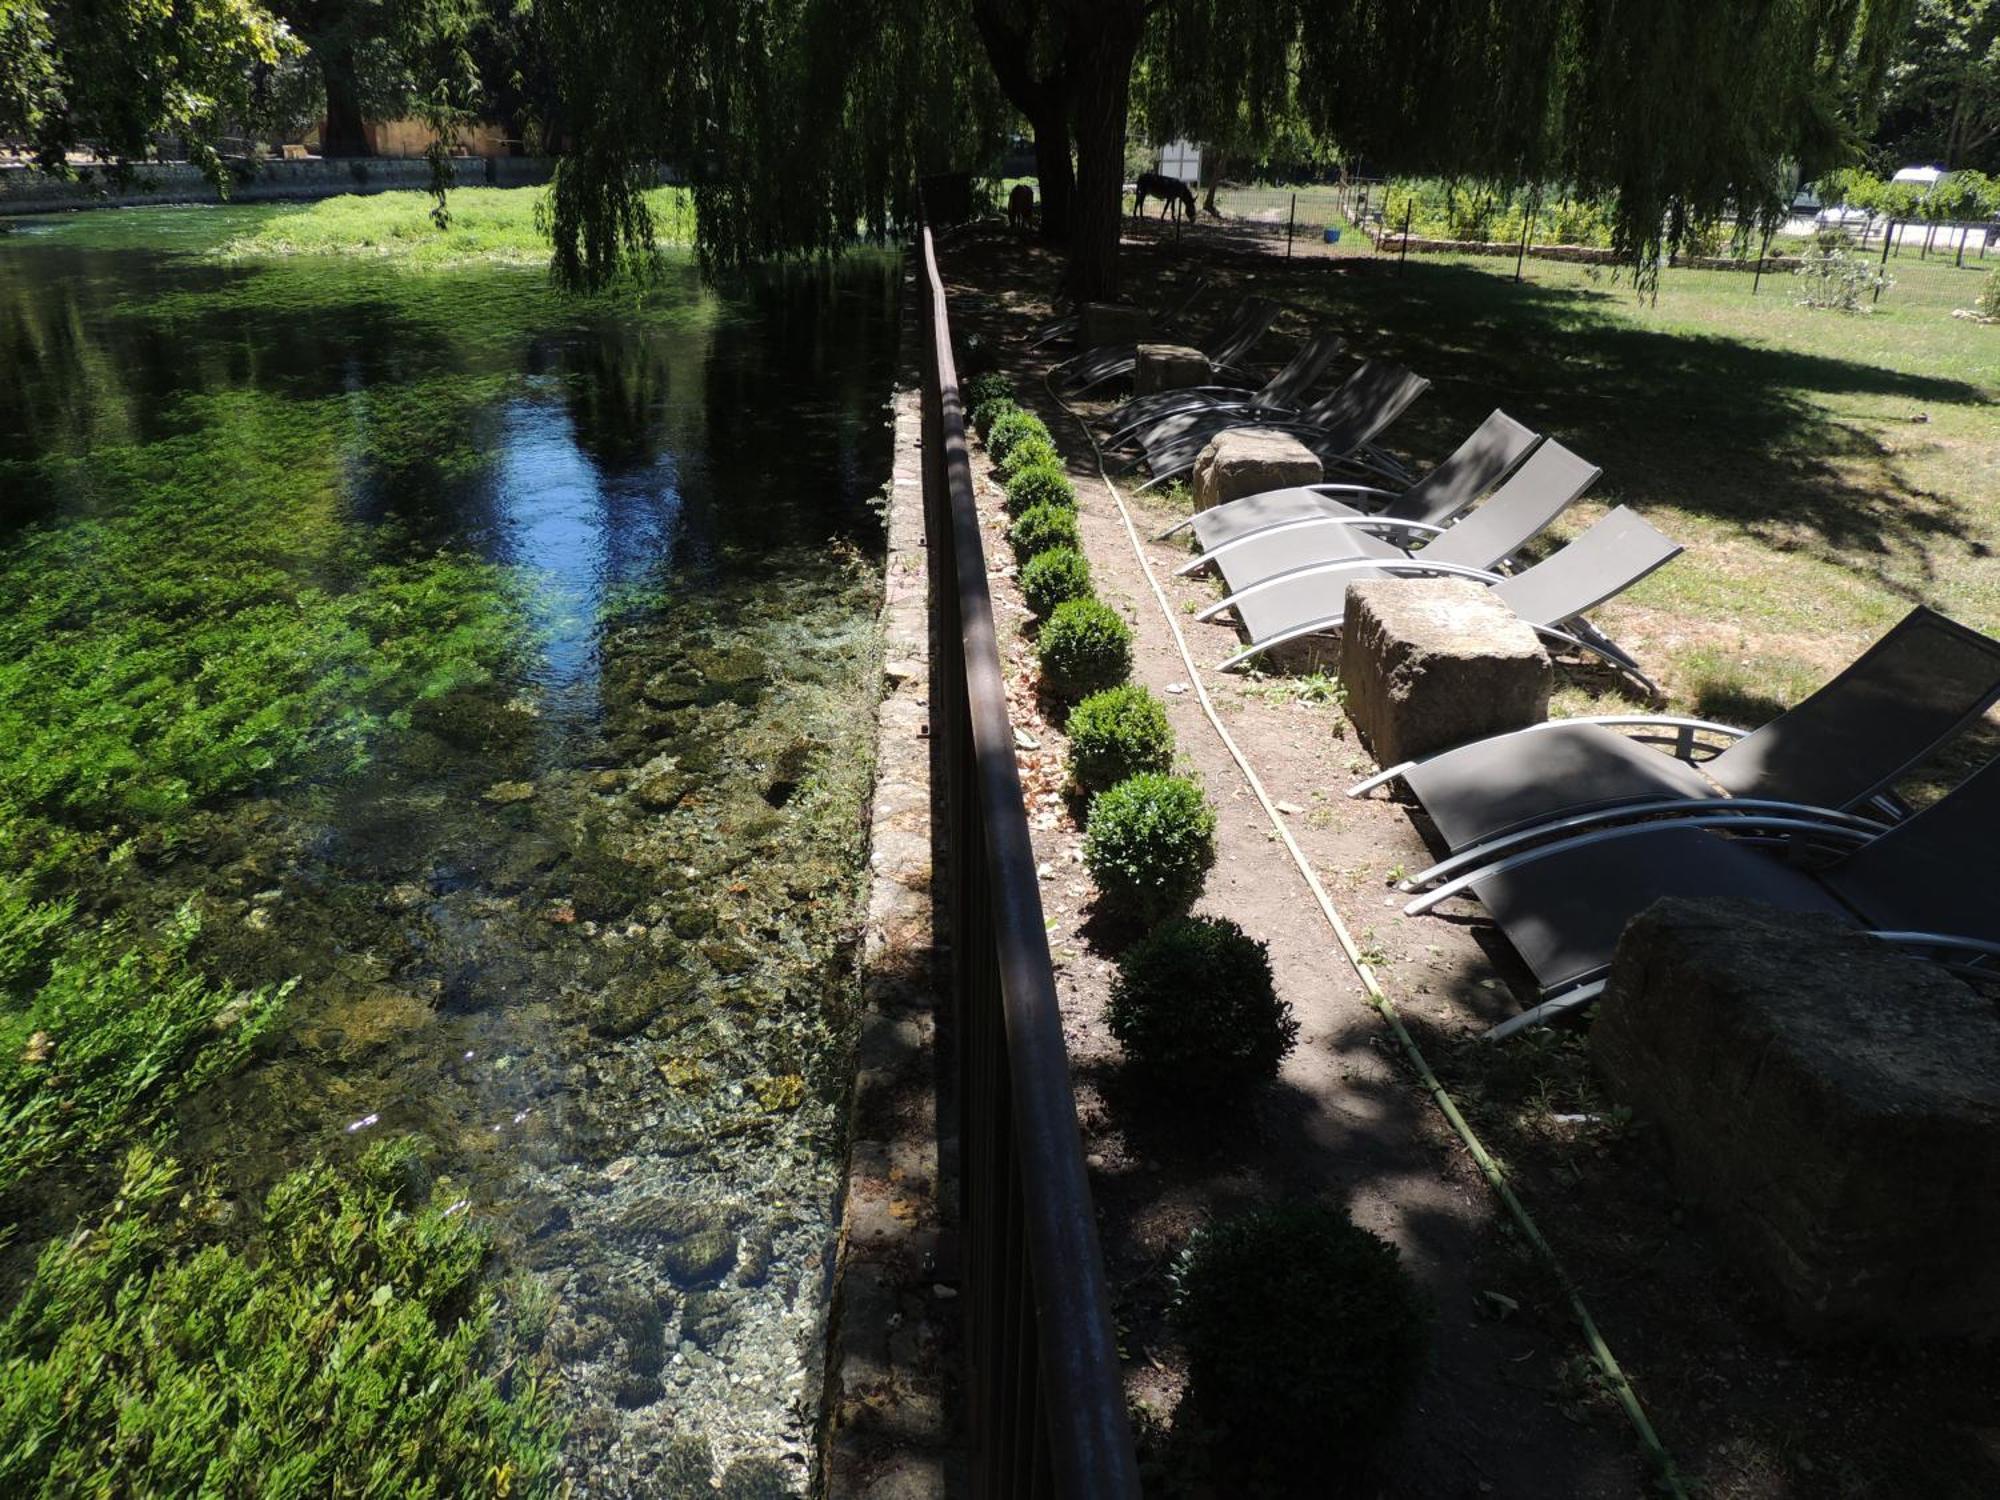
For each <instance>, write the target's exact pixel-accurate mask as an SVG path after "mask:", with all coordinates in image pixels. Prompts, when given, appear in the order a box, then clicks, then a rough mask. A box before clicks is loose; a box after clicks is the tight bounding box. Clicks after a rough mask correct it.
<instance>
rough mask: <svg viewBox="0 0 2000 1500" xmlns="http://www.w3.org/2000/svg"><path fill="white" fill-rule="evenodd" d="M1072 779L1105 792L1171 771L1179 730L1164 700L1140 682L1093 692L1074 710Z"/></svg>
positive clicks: (1069, 731) (1069, 730) (1084, 787)
mask: <svg viewBox="0 0 2000 1500" xmlns="http://www.w3.org/2000/svg"><path fill="white" fill-rule="evenodd" d="M1063 732H1064V733H1065V734H1067V735H1068V736H1069V779H1070V781H1071V783H1072V784H1073V785H1075V786H1076V787H1078V788H1080V789H1081V790H1083V791H1086V792H1101V791H1104V790H1105V789H1107V788H1108V787H1111V786H1115V785H1116V784H1117V783H1118V782H1121V781H1123V780H1124V779H1125V778H1126V777H1128V776H1136V775H1138V774H1139V773H1140V772H1141V771H1167V770H1171V769H1172V767H1173V763H1174V730H1173V726H1172V725H1171V724H1169V723H1168V722H1167V710H1166V708H1165V707H1164V706H1163V705H1162V704H1161V702H1160V700H1159V699H1158V698H1155V697H1154V696H1153V695H1152V693H1151V692H1149V691H1148V690H1147V689H1145V688H1144V687H1141V686H1140V685H1139V684H1138V683H1136V682H1128V683H1125V684H1124V685H1122V686H1120V687H1114V688H1106V689H1105V690H1104V691H1103V692H1101V693H1092V694H1091V695H1090V696H1089V697H1088V698H1085V699H1084V700H1083V701H1082V702H1081V703H1079V704H1077V706H1076V707H1075V708H1073V709H1071V710H1070V715H1069V722H1068V723H1067V724H1065V725H1064V726H1063Z"/></svg>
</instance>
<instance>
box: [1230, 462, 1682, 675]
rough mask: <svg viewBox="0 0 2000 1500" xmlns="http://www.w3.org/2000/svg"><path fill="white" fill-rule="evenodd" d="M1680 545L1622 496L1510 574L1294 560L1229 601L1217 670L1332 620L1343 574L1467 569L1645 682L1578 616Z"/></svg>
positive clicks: (1526, 612)
mask: <svg viewBox="0 0 2000 1500" xmlns="http://www.w3.org/2000/svg"><path fill="white" fill-rule="evenodd" d="M1543 446H1544V447H1545V448H1546V447H1548V446H1550V445H1548V444H1544V445H1543ZM1680 552H1681V546H1680V543H1678V542H1676V541H1674V540H1672V539H1671V538H1669V537H1666V536H1662V535H1661V534H1660V533H1659V532H1658V531H1656V530H1655V529H1654V528H1653V527H1652V526H1650V525H1649V524H1648V523H1647V522H1646V520H1645V518H1644V517H1642V516H1640V515H1639V514H1638V513H1637V512H1636V511H1633V510H1629V509H1627V508H1626V507H1625V506H1622V505H1621V506H1619V507H1618V508H1617V509H1616V510H1614V511H1612V512H1611V513H1610V514H1609V515H1607V516H1605V517H1603V518H1602V519H1601V520H1599V521H1598V522H1597V524H1596V525H1594V526H1592V527H1591V528H1590V529H1589V530H1588V531H1586V532H1584V534H1583V535H1582V536H1580V537H1578V538H1577V539H1576V540H1575V541H1573V542H1571V543H1570V544H1569V545H1568V546H1566V547H1563V548H1560V549H1559V550H1558V551H1556V552H1554V553H1552V554H1551V555H1550V556H1548V557H1546V558H1544V559H1542V561H1540V562H1538V563H1536V564H1535V565H1534V566H1533V567H1532V568H1529V569H1527V570H1526V571H1524V572H1521V573H1517V574H1515V575H1514V576H1512V577H1507V576H1505V575H1503V574H1498V573H1491V572H1482V571H1480V570H1479V569H1476V568H1462V567H1455V566H1451V565H1449V564H1445V563H1436V562H1432V563H1427V562H1425V561H1424V560H1423V558H1422V557H1420V556H1419V557H1413V558H1411V559H1409V560H1408V561H1406V562H1392V561H1390V560H1388V559H1386V558H1349V559H1345V560H1343V561H1340V562H1333V563H1324V564H1321V565H1319V566H1317V567H1311V568H1299V569H1296V570H1295V571H1293V572H1290V573H1284V574H1280V575H1279V576H1278V577H1276V578H1271V579H1267V580H1265V581H1264V582H1263V583H1261V584H1258V585H1256V586H1255V587H1253V588H1249V589H1245V590H1244V591H1243V592H1242V593H1240V594H1238V595H1236V596H1235V598H1234V600H1233V601H1232V605H1233V608H1234V609H1235V611H1236V617H1237V620H1238V621H1239V622H1240V623H1241V624H1242V626H1243V630H1244V632H1245V634H1247V635H1248V636H1249V637H1250V643H1249V644H1248V645H1247V646H1245V647H1244V648H1243V649H1242V650H1241V651H1238V652H1237V653H1236V654H1235V655H1234V656H1231V657H1229V658H1228V659H1227V660H1226V661H1224V662H1222V663H1221V664H1220V670H1223V671H1227V670H1228V669H1229V668H1230V667H1234V666H1237V665H1240V664H1241V663H1243V662H1246V661H1248V660H1250V659H1251V658H1252V657H1254V656H1257V655H1260V654H1261V653H1263V652H1265V651H1268V650H1270V649H1271V648H1272V647H1273V646H1280V645H1283V644H1285V643H1286V642H1287V641H1296V640H1300V639H1302V638H1304V637H1306V636H1309V635H1320V634H1323V633H1324V632H1326V631H1329V630H1334V629H1337V628H1338V627H1339V625H1340V623H1341V619H1342V617H1343V615H1344V614H1345V612H1346V608H1347V585H1348V584H1350V583H1354V582H1357V581H1359V580H1361V579H1366V578H1398V577H1422V576H1424V575H1425V574H1441V575H1443V576H1446V577H1454V578H1473V579H1477V580H1478V581H1480V582H1482V583H1485V584H1487V585H1489V586H1490V587H1491V588H1492V590H1493V593H1494V597H1496V598H1498V599H1499V600H1501V602H1503V603H1504V604H1506V605H1507V606H1508V607H1509V608H1511V609H1512V610H1513V611H1514V613H1515V614H1517V615H1519V616H1520V617H1521V619H1522V620H1523V621H1524V622H1526V623H1527V624H1528V625H1530V626H1532V627H1533V628H1534V630H1535V631H1536V632H1537V633H1538V634H1540V635H1543V636H1545V637H1547V638H1549V639H1551V640H1554V641H1557V642H1560V643H1561V644H1563V645H1567V646H1575V647H1577V648H1579V649H1582V650H1586V651H1591V652H1594V653H1596V654H1597V655H1599V656H1602V657H1603V658H1604V659H1605V660H1607V661H1609V662H1611V663H1612V664H1613V665H1614V666H1617V667H1619V668H1620V669H1621V670H1623V671H1626V672H1630V673H1631V674H1632V675H1633V676H1634V677H1635V678H1637V679H1638V680H1639V681H1641V682H1643V683H1645V684H1646V685H1647V687H1648V688H1649V689H1650V688H1652V687H1653V684H1652V680H1651V679H1650V678H1648V677H1647V676H1646V674H1645V673H1644V672H1643V671H1642V670H1641V669H1640V667H1639V664H1638V663H1637V662H1635V661H1634V660H1633V659H1632V658H1631V657H1630V656H1628V655H1627V654H1626V653H1625V652H1624V651H1622V650H1620V649H1619V648H1618V647H1617V646H1616V645H1615V644H1613V643H1612V642H1611V641H1609V640H1607V639H1606V638H1605V637H1604V636H1603V635H1602V634H1600V633H1599V632H1598V631H1597V629H1596V628H1595V627H1594V626H1592V625H1590V624H1589V623H1588V622H1587V621H1585V620H1584V619H1583V618H1582V616H1583V615H1584V613H1585V612H1586V611H1587V610H1590V609H1593V608H1595V607H1596V606H1597V605H1599V604H1602V603H1603V602H1604V601H1605V600H1606V599H1609V598H1611V597H1612V596H1613V595H1614V594H1620V593H1623V592H1624V591H1625V590H1626V589H1628V588H1630V587H1631V586H1632V585H1633V584H1635V583H1637V582H1638V581H1639V580H1640V579H1642V578H1645V577H1646V576H1648V575H1649V574H1651V573H1653V572H1655V571H1657V570H1658V569H1660V568H1663V567H1665V566H1666V565H1667V564H1668V563H1670V562H1672V561H1673V560H1674V558H1676V557H1678V556H1679V555H1680Z"/></svg>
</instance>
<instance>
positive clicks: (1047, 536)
mask: <svg viewBox="0 0 2000 1500" xmlns="http://www.w3.org/2000/svg"><path fill="white" fill-rule="evenodd" d="M1007 540H1008V542H1009V543H1010V544H1011V545H1012V546H1013V548H1014V561H1016V562H1020V563H1025V562H1026V561H1027V560H1028V559H1029V558H1031V557H1033V556H1034V555H1035V554H1036V553H1037V552H1046V551H1048V550H1049V548H1051V547H1075V548H1076V549H1077V550H1079V551H1081V550H1082V548H1083V538H1082V537H1081V536H1079V535H1078V534H1077V529H1076V512H1075V511H1073V510H1071V509H1070V508H1069V507H1068V506H1066V505H1049V504H1046V503H1044V504H1041V505H1035V506H1030V507H1029V508H1028V509H1027V510H1024V511H1022V512H1021V514H1020V516H1019V517H1018V518H1017V519H1016V520H1015V522H1014V524H1013V525H1012V526H1009V527H1008V528H1007Z"/></svg>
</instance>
